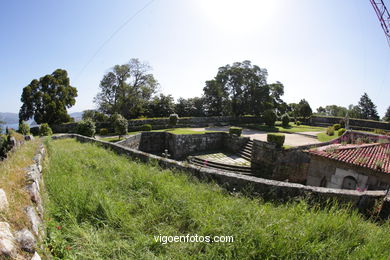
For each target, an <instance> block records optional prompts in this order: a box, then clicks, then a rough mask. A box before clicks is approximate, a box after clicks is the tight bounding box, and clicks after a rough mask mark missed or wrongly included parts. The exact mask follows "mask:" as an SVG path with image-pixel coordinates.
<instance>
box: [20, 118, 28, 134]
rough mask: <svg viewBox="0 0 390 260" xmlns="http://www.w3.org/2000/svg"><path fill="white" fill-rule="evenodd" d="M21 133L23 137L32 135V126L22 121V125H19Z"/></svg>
mask: <svg viewBox="0 0 390 260" xmlns="http://www.w3.org/2000/svg"><path fill="white" fill-rule="evenodd" d="M18 132H19V133H21V134H22V135H29V134H30V126H29V125H28V124H27V123H26V122H24V121H22V122H21V123H19V130H18Z"/></svg>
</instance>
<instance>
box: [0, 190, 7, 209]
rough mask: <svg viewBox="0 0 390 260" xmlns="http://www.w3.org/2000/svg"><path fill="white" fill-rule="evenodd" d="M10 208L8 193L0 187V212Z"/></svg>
mask: <svg viewBox="0 0 390 260" xmlns="http://www.w3.org/2000/svg"><path fill="white" fill-rule="evenodd" d="M7 209H8V200H7V195H6V194H5V191H4V190H3V189H0V212H4V211H6V210H7Z"/></svg>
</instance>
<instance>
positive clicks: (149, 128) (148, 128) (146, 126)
mask: <svg viewBox="0 0 390 260" xmlns="http://www.w3.org/2000/svg"><path fill="white" fill-rule="evenodd" d="M140 130H141V131H152V125H151V124H144V125H142V126H141V128H140Z"/></svg>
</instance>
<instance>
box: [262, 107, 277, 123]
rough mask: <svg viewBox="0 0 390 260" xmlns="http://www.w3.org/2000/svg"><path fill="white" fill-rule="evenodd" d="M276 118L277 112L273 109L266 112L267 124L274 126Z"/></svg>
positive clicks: (265, 119) (265, 120)
mask: <svg viewBox="0 0 390 260" xmlns="http://www.w3.org/2000/svg"><path fill="white" fill-rule="evenodd" d="M276 119H277V117H276V113H275V111H274V110H273V109H268V110H266V111H265V112H264V122H265V124H266V125H267V126H269V127H271V126H274V125H275V121H276Z"/></svg>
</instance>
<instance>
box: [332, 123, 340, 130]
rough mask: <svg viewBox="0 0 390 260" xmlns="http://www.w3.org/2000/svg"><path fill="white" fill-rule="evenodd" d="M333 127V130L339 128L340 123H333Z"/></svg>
mask: <svg viewBox="0 0 390 260" xmlns="http://www.w3.org/2000/svg"><path fill="white" fill-rule="evenodd" d="M333 128H334V130H335V131H337V130H339V129H340V128H341V125H340V124H334V125H333Z"/></svg>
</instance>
